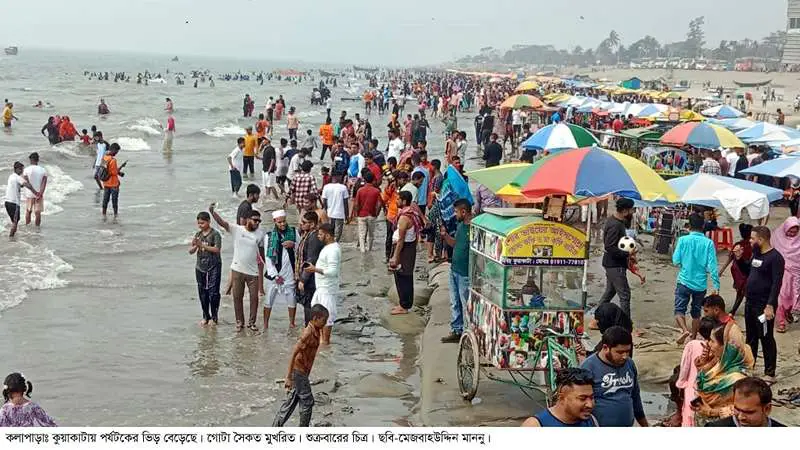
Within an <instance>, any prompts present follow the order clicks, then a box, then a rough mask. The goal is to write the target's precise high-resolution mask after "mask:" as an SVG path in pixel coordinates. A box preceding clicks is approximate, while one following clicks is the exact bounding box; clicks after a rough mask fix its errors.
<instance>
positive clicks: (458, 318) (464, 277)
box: [439, 198, 472, 343]
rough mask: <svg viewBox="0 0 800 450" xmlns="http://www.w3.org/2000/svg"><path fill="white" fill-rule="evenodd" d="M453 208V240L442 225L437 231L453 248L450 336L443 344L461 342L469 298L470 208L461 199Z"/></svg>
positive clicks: (467, 202)
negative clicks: (455, 221) (454, 215)
mask: <svg viewBox="0 0 800 450" xmlns="http://www.w3.org/2000/svg"><path fill="white" fill-rule="evenodd" d="M453 208H454V209H455V213H456V219H457V220H458V228H456V236H455V238H452V237H450V235H449V234H448V233H447V230H446V229H445V227H444V225H442V226H441V229H440V230H439V233H440V234H441V236H442V239H443V240H444V241H445V243H447V245H449V246H450V247H452V248H453V259H452V263H451V264H450V334H449V335H447V336H445V337H443V338H442V342H444V343H456V342H459V341H460V340H461V333H462V332H463V331H464V315H465V313H466V312H467V309H466V306H467V299H468V298H469V224H470V221H471V220H472V207H471V206H470V204H469V201H468V200H466V199H463V198H462V199H458V200H456V202H455V203H454V204H453Z"/></svg>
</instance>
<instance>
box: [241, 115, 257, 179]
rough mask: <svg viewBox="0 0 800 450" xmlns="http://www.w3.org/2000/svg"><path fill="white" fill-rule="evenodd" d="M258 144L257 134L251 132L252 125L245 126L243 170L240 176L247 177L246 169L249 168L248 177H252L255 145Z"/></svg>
mask: <svg viewBox="0 0 800 450" xmlns="http://www.w3.org/2000/svg"><path fill="white" fill-rule="evenodd" d="M257 146H258V136H256V135H255V134H253V127H247V128H246V129H245V135H244V171H243V173H242V176H243V177H245V178H247V169H248V168H249V169H250V178H253V177H254V176H255V175H254V168H255V161H256V147H257Z"/></svg>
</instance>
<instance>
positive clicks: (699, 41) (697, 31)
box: [686, 16, 706, 57]
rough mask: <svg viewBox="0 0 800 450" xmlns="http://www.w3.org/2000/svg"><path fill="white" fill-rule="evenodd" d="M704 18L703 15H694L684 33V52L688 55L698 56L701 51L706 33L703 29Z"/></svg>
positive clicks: (700, 54)
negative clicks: (687, 29)
mask: <svg viewBox="0 0 800 450" xmlns="http://www.w3.org/2000/svg"><path fill="white" fill-rule="evenodd" d="M705 23H706V19H705V17H703V16H700V17H695V18H694V19H692V21H691V22H689V31H688V32H687V33H686V53H687V56H690V57H699V56H702V53H703V45H705V43H706V41H705V39H706V33H705V31H704V30H703V25H705Z"/></svg>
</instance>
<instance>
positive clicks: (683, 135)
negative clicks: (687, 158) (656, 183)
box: [660, 122, 745, 149]
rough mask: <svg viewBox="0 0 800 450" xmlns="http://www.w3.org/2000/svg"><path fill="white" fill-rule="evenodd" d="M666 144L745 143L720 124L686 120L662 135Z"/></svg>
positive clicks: (707, 145) (733, 145) (711, 145)
mask: <svg viewBox="0 0 800 450" xmlns="http://www.w3.org/2000/svg"><path fill="white" fill-rule="evenodd" d="M660 142H661V143H662V144H664V145H672V146H678V147H683V146H684V145H691V146H692V147H696V148H713V149H716V148H719V147H724V148H744V146H745V145H744V143H743V142H742V141H741V140H739V138H737V137H736V135H735V134H733V133H731V132H730V131H728V130H727V129H726V128H723V127H721V126H719V125H714V124H711V123H708V122H686V123H682V124H680V125H678V126H676V127H675V128H673V129H671V130H669V131H667V132H666V133H664V135H663V136H661V140H660Z"/></svg>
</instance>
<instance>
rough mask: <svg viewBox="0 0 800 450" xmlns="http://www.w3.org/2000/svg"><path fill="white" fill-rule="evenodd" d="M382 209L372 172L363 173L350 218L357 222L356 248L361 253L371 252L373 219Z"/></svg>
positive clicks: (373, 229) (373, 233) (373, 230)
mask: <svg viewBox="0 0 800 450" xmlns="http://www.w3.org/2000/svg"><path fill="white" fill-rule="evenodd" d="M382 208H383V202H382V201H381V191H380V190H379V189H378V188H377V187H375V176H374V175H373V174H372V172H366V173H364V185H363V186H361V187H360V188H359V189H358V192H357V193H356V198H355V200H354V201H353V212H352V216H351V217H356V219H357V222H358V247H359V248H360V249H361V253H366V252H367V250H368V249H369V250H372V242H373V241H374V240H375V219H376V218H377V217H378V214H380V212H381V209H382Z"/></svg>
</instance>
